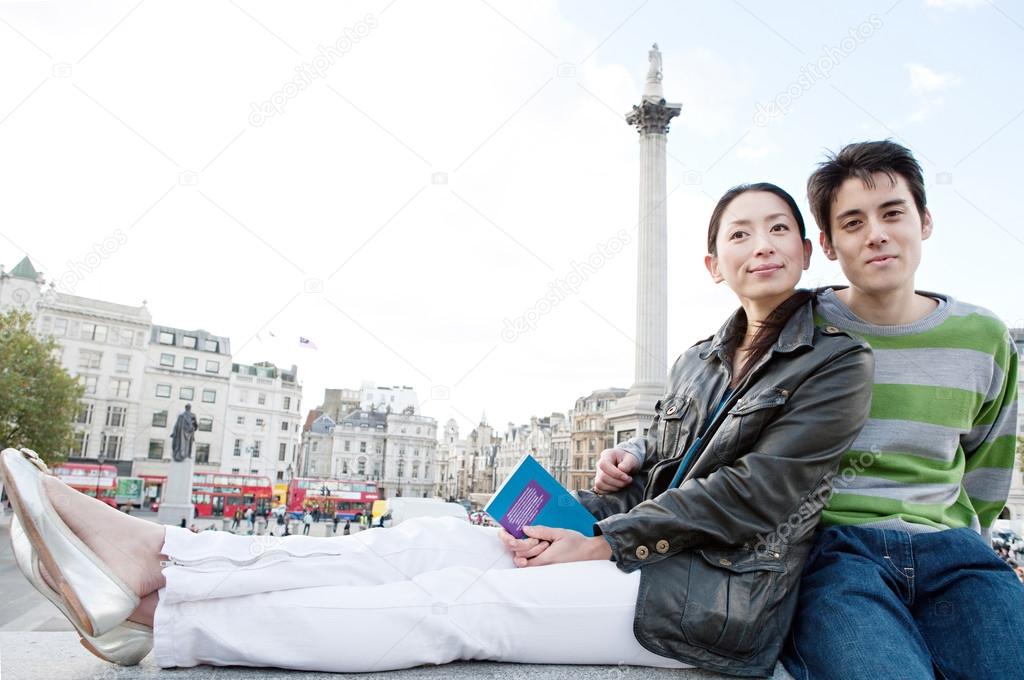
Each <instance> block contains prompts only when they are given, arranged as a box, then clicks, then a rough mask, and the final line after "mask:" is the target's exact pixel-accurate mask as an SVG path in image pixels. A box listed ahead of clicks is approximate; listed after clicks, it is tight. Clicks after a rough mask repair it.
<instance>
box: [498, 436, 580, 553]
mask: <svg viewBox="0 0 1024 680" xmlns="http://www.w3.org/2000/svg"><path fill="white" fill-rule="evenodd" d="M484 511H485V512H487V514H488V515H490V516H491V517H492V518H493V519H494V521H495V522H497V523H498V524H500V525H501V526H503V527H505V531H507V532H508V533H510V534H512V535H513V536H515V537H516V538H526V534H525V533H523V526H524V525H525V526H545V527H555V528H558V529H572V530H574V531H578V532H580V533H581V534H583V535H584V536H593V535H594V523H595V522H597V519H596V518H595V517H594V516H593V515H591V514H590V511H589V510H587V509H586V508H585V507H583V504H582V503H580V502H579V501H578V500H576V497H575V496H573V495H572V493H570V492H569V491H568V490H566V488H565V487H564V486H562V485H561V484H559V483H558V481H557V480H556V479H555V478H554V477H552V476H551V473H549V472H548V471H547V470H545V469H544V467H543V466H542V465H541V464H540V463H538V462H537V460H536V459H535V458H534V457H533V456H531V455H529V454H527V455H526V456H524V457H523V459H522V460H521V461H519V464H518V465H516V467H515V469H514V470H512V474H511V475H509V476H508V479H506V480H505V482H504V483H503V484H502V485H501V487H500V488H499V489H498V491H497V492H496V493H495V494H494V496H493V497H492V498H491V502H490V503H488V504H487V507H486V508H484Z"/></svg>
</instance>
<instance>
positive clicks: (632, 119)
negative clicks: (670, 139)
mask: <svg viewBox="0 0 1024 680" xmlns="http://www.w3.org/2000/svg"><path fill="white" fill-rule="evenodd" d="M682 109H683V106H682V104H669V103H666V102H665V100H664V99H658V100H654V99H649V98H647V97H645V98H644V99H643V101H641V103H640V105H639V106H636V105H634V106H633V110H632V111H630V112H629V113H627V114H626V122H627V123H629V124H630V125H633V126H635V127H636V130H637V132H638V133H639V134H641V135H651V134H661V135H663V134H666V133H667V132H668V124H669V121H671V120H672V119H673V118H675V117H676V116H678V115H679V112H680V111H682Z"/></svg>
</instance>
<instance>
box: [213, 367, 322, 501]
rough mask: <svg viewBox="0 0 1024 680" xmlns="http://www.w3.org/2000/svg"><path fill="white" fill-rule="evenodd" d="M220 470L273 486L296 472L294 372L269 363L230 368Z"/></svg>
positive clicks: (298, 389) (297, 392)
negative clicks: (265, 480)
mask: <svg viewBox="0 0 1024 680" xmlns="http://www.w3.org/2000/svg"><path fill="white" fill-rule="evenodd" d="M226 401H227V407H226V414H225V426H224V440H223V442H222V444H221V452H222V453H221V456H220V469H221V470H222V471H224V472H233V473H244V474H252V475H263V476H266V477H269V478H270V479H271V480H272V481H273V482H277V483H281V482H287V481H288V480H290V479H291V478H292V477H293V476H294V473H295V470H296V466H297V459H298V453H299V441H300V440H301V438H302V434H301V420H302V415H301V414H302V410H301V409H302V385H301V384H300V383H299V381H298V368H297V367H296V366H294V365H293V366H292V367H291V369H290V370H284V369H281V368H278V367H277V366H275V365H274V364H272V363H270V362H259V363H256V364H252V365H249V364H237V363H235V364H232V365H231V374H230V377H229V380H228V393H227V400H226Z"/></svg>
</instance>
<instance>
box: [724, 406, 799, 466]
mask: <svg viewBox="0 0 1024 680" xmlns="http://www.w3.org/2000/svg"><path fill="white" fill-rule="evenodd" d="M787 399H789V391H788V390H784V389H781V388H779V387H769V388H768V389H765V390H761V391H758V392H755V393H752V394H748V395H746V396H744V397H742V398H741V399H739V401H737V402H736V403H735V404H733V407H732V408H731V409H729V412H728V414H727V416H726V418H725V420H724V421H723V422H722V425H721V426H720V427H719V430H718V432H717V433H715V438H714V441H713V443H712V444H711V445H710V448H711V450H712V451H713V452H714V454H715V455H716V456H718V458H719V459H720V460H721V461H722V462H724V463H726V464H728V463H731V462H732V461H734V460H736V459H737V458H738V457H740V456H742V455H743V454H745V453H747V452H748V451H749V449H750V447H752V446H753V445H754V442H755V441H757V439H758V437H759V436H760V434H761V430H763V429H764V426H765V425H767V424H768V423H769V422H771V420H772V419H773V418H774V417H775V416H776V415H777V414H778V410H779V409H780V408H781V407H783V406H785V404H786V400H787Z"/></svg>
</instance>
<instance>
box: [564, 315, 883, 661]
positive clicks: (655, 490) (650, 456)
mask: <svg viewBox="0 0 1024 680" xmlns="http://www.w3.org/2000/svg"><path fill="white" fill-rule="evenodd" d="M812 305H813V303H811V302H808V303H807V304H806V305H805V306H803V307H800V308H798V309H797V310H796V312H795V313H794V314H793V315H792V317H791V318H790V320H789V321H788V322H787V324H786V326H785V327H784V328H783V330H782V332H781V334H780V335H779V339H778V341H777V342H776V343H775V345H774V346H773V347H772V349H771V350H770V351H769V352H768V354H766V355H765V357H764V358H763V359H762V360H761V361H760V362H759V364H758V365H757V366H756V367H755V368H754V370H753V371H752V372H751V373H750V374H749V375H748V376H747V378H746V379H745V380H744V382H743V383H742V384H741V385H739V386H738V387H737V389H736V390H735V391H734V392H733V394H732V395H731V396H730V397H729V399H728V400H727V402H726V405H725V407H724V408H723V409H722V411H721V414H720V416H719V417H718V418H717V419H716V420H717V422H716V423H713V424H711V425H710V429H709V430H708V431H707V432H704V430H705V428H708V427H709V423H708V422H707V421H708V419H709V418H710V416H711V414H712V413H714V411H715V409H716V407H717V406H718V404H719V402H720V400H721V397H722V395H723V394H724V393H725V391H726V389H727V388H728V386H729V383H730V381H731V378H732V368H731V365H730V362H729V360H728V357H727V356H726V355H725V349H726V348H725V346H724V344H725V339H726V338H727V337H728V333H729V329H730V328H731V327H732V326H733V324H735V323H737V320H738V319H742V317H739V316H738V315H739V312H737V314H734V315H733V317H732V318H730V320H729V321H728V322H727V323H726V324H725V326H723V327H722V329H721V330H720V331H719V332H718V334H717V335H715V336H714V337H712V338H709V339H708V340H705V341H703V342H700V343H697V344H696V345H694V346H693V347H691V348H690V349H689V350H687V351H686V352H685V353H684V354H683V355H682V356H680V357H679V359H677V360H676V363H675V365H674V366H673V367H672V371H671V374H670V389H669V392H668V394H667V395H666V396H665V398H664V399H662V400H660V401H659V402H658V403H657V405H656V412H657V413H656V415H655V418H654V422H653V424H652V425H651V428H650V430H649V432H648V434H647V435H646V437H645V438H643V440H642V441H639V440H638V441H636V442H634V443H640V444H642V448H643V449H644V450H645V451H644V454H645V458H644V462H643V464H642V466H641V468H640V470H638V471H637V472H636V473H634V474H633V481H632V483H631V484H630V485H629V486H627V487H626V488H624V489H622V490H621V491H619V492H617V493H614V494H608V495H596V494H593V493H591V492H589V491H581V492H580V493H579V497H580V500H581V501H582V502H583V504H584V505H585V506H586V507H587V508H588V509H589V510H590V511H591V512H592V513H593V514H594V515H595V516H596V517H597V518H598V520H599V522H598V523H597V524H596V525H595V530H596V533H599V534H603V535H604V536H605V537H606V539H607V540H608V542H609V544H610V545H611V548H612V553H613V556H612V559H613V560H614V561H615V562H616V564H617V566H618V567H619V568H620V569H622V570H623V571H626V572H631V571H634V570H635V569H640V570H641V581H640V592H639V596H638V598H637V604H636V617H635V620H634V624H633V632H634V634H635V635H636V638H637V640H638V641H639V642H640V644H641V645H643V646H644V647H646V648H647V649H649V650H651V651H652V652H654V653H656V654H660V655H662V656H668V657H672V658H675V659H678V660H680V661H683V662H686V663H691V664H694V665H697V666H700V667H703V668H708V669H712V670H716V671H720V672H723V673H729V674H732V675H739V676H753V677H759V676H770V675H771V674H772V669H773V667H774V665H775V662H776V660H777V658H778V655H779V651H780V648H781V645H782V642H783V640H784V638H785V636H786V634H787V632H788V630H789V625H790V623H791V620H792V617H793V611H794V608H795V606H796V595H797V586H798V584H799V579H800V572H801V570H802V568H803V564H804V561H805V559H806V557H807V554H808V552H809V551H810V544H811V541H812V540H813V534H814V530H815V528H816V526H817V523H818V519H819V516H820V512H821V508H822V506H823V505H824V502H825V501H826V500H827V497H828V493H829V491H830V488H831V486H830V482H831V479H832V477H833V476H834V474H835V472H836V470H837V467H838V464H839V460H840V457H841V456H842V454H843V453H844V452H845V451H846V450H847V448H848V447H849V445H850V444H851V443H852V442H853V440H854V438H855V437H856V435H857V433H858V432H859V431H860V429H861V427H862V426H863V424H864V421H865V420H866V419H867V416H868V409H869V403H870V398H871V391H870V385H871V382H872V377H873V371H874V360H873V357H872V355H871V350H870V349H869V348H868V346H867V345H866V344H864V343H863V342H861V341H859V340H856V339H854V338H852V337H851V336H849V335H848V334H846V333H845V332H843V331H841V330H839V329H837V328H834V327H831V326H828V327H825V328H818V327H816V326H815V323H814V313H813V306H812ZM701 433H703V434H704V436H703V437H702V438H701V443H700V445H699V446H698V448H697V449H696V453H695V455H694V456H693V457H692V459H691V463H690V465H689V469H688V471H687V472H686V474H685V477H684V478H683V481H682V483H681V485H680V486H679V487H678V488H672V489H669V488H668V486H669V483H670V481H671V479H672V477H673V475H674V474H675V472H676V470H677V469H678V467H679V463H680V460H681V458H682V457H683V454H684V453H685V452H686V451H687V450H688V449H689V448H690V446H691V444H693V442H694V440H695V439H696V438H697V436H698V434H701Z"/></svg>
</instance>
